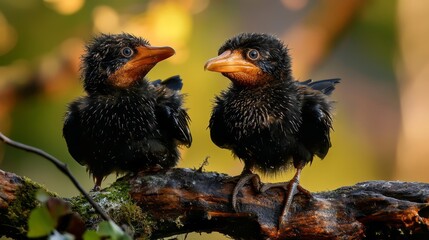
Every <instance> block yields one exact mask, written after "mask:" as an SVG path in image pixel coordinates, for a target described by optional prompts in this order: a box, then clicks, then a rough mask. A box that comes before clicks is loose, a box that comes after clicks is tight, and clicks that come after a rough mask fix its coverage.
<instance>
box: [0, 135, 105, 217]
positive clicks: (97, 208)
mask: <svg viewBox="0 0 429 240" xmlns="http://www.w3.org/2000/svg"><path fill="white" fill-rule="evenodd" d="M0 139H1V140H2V141H3V142H4V143H6V144H7V145H10V146H12V147H15V148H18V149H22V150H25V151H27V152H31V153H35V154H37V155H39V156H41V157H44V158H46V159H48V160H49V161H50V162H51V163H53V164H54V165H55V166H56V167H57V168H58V169H59V170H60V171H61V172H63V173H64V174H65V175H66V176H67V177H68V178H69V179H70V180H71V181H72V183H73V184H74V185H75V187H76V188H77V189H78V190H79V192H81V193H82V195H83V196H84V197H85V198H86V200H87V201H88V202H89V203H90V204H91V205H92V207H93V208H94V209H95V211H97V212H98V213H99V214H100V215H101V217H102V218H103V219H104V220H106V221H110V220H111V218H110V217H109V215H107V213H106V212H105V211H104V210H103V209H102V208H101V207H100V206H99V205H98V204H97V203H96V202H95V201H94V200H93V199H92V198H91V197H90V196H89V195H88V193H87V192H86V191H85V190H84V189H83V187H82V186H81V185H80V183H79V182H78V181H77V180H76V178H75V177H74V176H73V175H72V174H71V172H70V170H69V169H68V167H67V164H65V163H63V162H61V161H60V160H58V159H56V158H55V157H54V156H52V155H50V154H48V153H46V152H45V151H43V150H41V149H38V148H35V147H32V146H28V145H25V144H23V143H20V142H16V141H13V140H12V139H10V138H8V137H6V136H5V135H3V133H1V132H0Z"/></svg>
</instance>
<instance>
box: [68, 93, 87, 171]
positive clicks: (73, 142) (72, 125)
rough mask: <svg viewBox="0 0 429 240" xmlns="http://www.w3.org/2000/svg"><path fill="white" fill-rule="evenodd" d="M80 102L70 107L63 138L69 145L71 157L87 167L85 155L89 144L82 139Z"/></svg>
mask: <svg viewBox="0 0 429 240" xmlns="http://www.w3.org/2000/svg"><path fill="white" fill-rule="evenodd" d="M77 105H78V102H77V101H76V102H73V103H72V104H70V106H69V111H68V112H67V113H66V115H65V117H64V126H63V136H64V139H65V140H66V143H67V148H68V150H69V153H70V155H71V156H72V157H73V158H74V159H75V160H76V161H77V162H78V163H79V164H80V165H85V164H86V161H85V153H86V152H87V150H86V149H87V148H88V147H89V144H88V143H87V142H86V139H85V138H83V137H82V132H81V129H82V128H81V125H80V120H79V112H78V111H77V109H78V106H77Z"/></svg>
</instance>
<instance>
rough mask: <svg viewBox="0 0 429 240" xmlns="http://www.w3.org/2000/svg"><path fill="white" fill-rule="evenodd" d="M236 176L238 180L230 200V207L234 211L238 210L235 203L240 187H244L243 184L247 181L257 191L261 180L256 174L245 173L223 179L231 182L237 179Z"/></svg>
mask: <svg viewBox="0 0 429 240" xmlns="http://www.w3.org/2000/svg"><path fill="white" fill-rule="evenodd" d="M237 178H238V182H237V184H236V185H235V187H234V190H233V191H232V200H231V202H232V207H233V208H234V211H235V212H240V209H239V208H238V205H237V195H238V192H239V191H240V189H242V188H243V187H244V185H246V184H247V183H249V182H250V183H251V184H252V186H253V187H254V188H255V189H256V190H257V191H258V192H259V189H260V188H261V180H260V178H259V176H258V175H257V174H254V173H245V174H241V175H240V176H236V177H231V178H228V179H226V180H225V181H226V182H232V181H234V182H235V181H236V180H237Z"/></svg>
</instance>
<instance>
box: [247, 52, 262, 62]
mask: <svg viewBox="0 0 429 240" xmlns="http://www.w3.org/2000/svg"><path fill="white" fill-rule="evenodd" d="M247 57H248V58H249V59H250V60H257V59H258V58H259V52H258V50H255V49H250V50H249V51H248V52H247Z"/></svg>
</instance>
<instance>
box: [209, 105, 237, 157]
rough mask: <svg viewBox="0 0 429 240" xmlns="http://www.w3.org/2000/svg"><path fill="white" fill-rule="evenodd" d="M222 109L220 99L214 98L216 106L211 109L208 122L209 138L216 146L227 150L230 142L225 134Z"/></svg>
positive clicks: (228, 135) (229, 136)
mask: <svg viewBox="0 0 429 240" xmlns="http://www.w3.org/2000/svg"><path fill="white" fill-rule="evenodd" d="M224 108H225V107H224V106H223V100H222V99H221V98H220V97H216V105H215V106H214V107H213V111H212V114H211V117H210V122H209V128H210V138H211V140H212V141H213V143H214V144H216V146H218V147H220V148H227V149H229V148H231V145H232V140H231V135H230V134H228V132H227V129H228V128H227V127H226V124H225V119H224Z"/></svg>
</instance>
